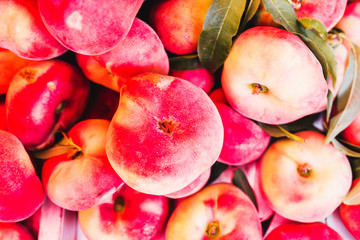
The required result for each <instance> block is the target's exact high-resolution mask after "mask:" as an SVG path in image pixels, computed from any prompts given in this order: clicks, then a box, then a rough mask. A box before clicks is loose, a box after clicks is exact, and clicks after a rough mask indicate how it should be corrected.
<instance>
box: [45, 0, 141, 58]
mask: <svg viewBox="0 0 360 240" xmlns="http://www.w3.org/2000/svg"><path fill="white" fill-rule="evenodd" d="M143 2H144V0H132V1H129V0H112V1H110V0H108V1H81V0H72V1H61V2H58V1H54V0H39V11H40V15H41V18H42V20H43V22H44V24H45V26H46V28H47V29H48V30H49V32H50V33H51V34H52V35H53V36H54V37H55V38H56V39H57V40H58V41H59V42H61V43H62V44H63V45H64V46H65V47H67V48H68V49H70V50H72V51H74V52H77V53H81V54H86V55H96V54H101V53H104V52H107V51H109V50H110V49H112V48H113V47H115V46H116V45H117V44H118V43H119V42H120V41H122V40H123V39H124V38H125V36H126V35H127V34H128V32H129V30H130V27H131V25H132V23H133V21H134V18H135V16H136V14H137V13H138V11H139V9H140V7H141V5H142V3H143ZM79 36H81V37H79Z"/></svg>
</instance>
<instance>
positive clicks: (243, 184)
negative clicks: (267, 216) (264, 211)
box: [232, 169, 258, 209]
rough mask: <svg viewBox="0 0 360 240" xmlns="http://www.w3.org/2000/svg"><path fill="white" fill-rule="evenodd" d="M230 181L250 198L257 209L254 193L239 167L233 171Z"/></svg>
mask: <svg viewBox="0 0 360 240" xmlns="http://www.w3.org/2000/svg"><path fill="white" fill-rule="evenodd" d="M232 183H233V184H234V185H235V186H237V187H238V188H240V189H241V190H242V191H243V192H244V193H245V194H246V195H247V196H248V197H249V198H250V200H251V201H252V202H253V203H254V205H255V207H256V209H258V206H257V201H256V197H255V194H254V191H253V190H252V188H251V186H250V184H249V182H248V180H247V178H246V176H245V174H244V172H243V171H241V170H240V169H236V170H235V171H234V177H233V179H232Z"/></svg>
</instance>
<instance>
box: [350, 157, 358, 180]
mask: <svg viewBox="0 0 360 240" xmlns="http://www.w3.org/2000/svg"><path fill="white" fill-rule="evenodd" d="M350 165H351V170H352V174H353V179H357V178H359V177H360V159H359V158H353V159H350Z"/></svg>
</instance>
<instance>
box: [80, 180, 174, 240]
mask: <svg viewBox="0 0 360 240" xmlns="http://www.w3.org/2000/svg"><path fill="white" fill-rule="evenodd" d="M169 212H170V203H169V200H168V199H167V198H166V197H164V196H154V195H148V194H144V193H141V192H138V191H136V190H133V189H131V188H130V187H128V186H127V185H125V184H123V185H122V186H121V187H120V188H119V189H118V190H117V191H116V192H115V193H114V194H113V195H112V198H111V199H110V200H109V201H107V202H104V203H102V204H100V205H98V206H95V207H93V208H90V209H86V210H83V211H80V212H79V225H80V227H81V230H82V231H83V233H84V234H85V236H86V237H87V238H88V239H89V240H90V239H102V240H107V239H108V240H112V239H126V240H132V239H133V240H138V239H142V240H147V239H148V240H153V239H161V236H162V235H163V234H164V231H165V226H166V222H167V219H168V216H169Z"/></svg>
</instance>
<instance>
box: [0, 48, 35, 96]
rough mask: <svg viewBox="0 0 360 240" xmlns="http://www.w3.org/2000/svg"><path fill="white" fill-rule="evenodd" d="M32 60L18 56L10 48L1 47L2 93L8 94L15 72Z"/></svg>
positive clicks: (0, 87) (0, 83) (0, 86)
mask: <svg viewBox="0 0 360 240" xmlns="http://www.w3.org/2000/svg"><path fill="white" fill-rule="evenodd" d="M32 62H33V61H31V60H28V59H25V58H21V57H19V56H17V55H16V54H14V53H13V52H11V51H10V50H7V49H4V48H0V69H1V71H0V94H6V92H7V90H8V88H9V85H10V81H11V79H12V78H13V76H14V75H15V73H16V72H17V71H19V70H20V69H21V68H23V67H25V66H27V65H28V64H30V63H32Z"/></svg>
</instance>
